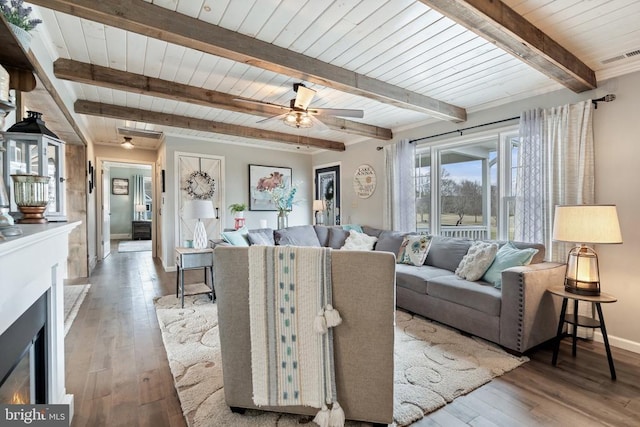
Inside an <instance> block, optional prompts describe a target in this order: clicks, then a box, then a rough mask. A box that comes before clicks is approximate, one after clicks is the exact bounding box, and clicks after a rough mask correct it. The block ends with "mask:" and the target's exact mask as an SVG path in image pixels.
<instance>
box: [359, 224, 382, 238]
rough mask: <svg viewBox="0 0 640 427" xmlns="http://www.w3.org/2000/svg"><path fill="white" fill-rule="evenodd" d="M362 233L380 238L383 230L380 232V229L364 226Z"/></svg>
mask: <svg viewBox="0 0 640 427" xmlns="http://www.w3.org/2000/svg"><path fill="white" fill-rule="evenodd" d="M362 231H363V232H364V234H368V235H369V236H373V237H380V233H382V231H383V230H380V229H379V228H374V227H369V226H368V225H363V226H362Z"/></svg>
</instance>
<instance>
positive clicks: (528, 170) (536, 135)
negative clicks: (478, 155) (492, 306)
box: [514, 100, 595, 262]
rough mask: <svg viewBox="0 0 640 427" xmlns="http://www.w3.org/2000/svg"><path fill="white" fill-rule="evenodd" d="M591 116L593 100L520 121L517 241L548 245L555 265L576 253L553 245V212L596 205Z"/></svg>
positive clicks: (524, 115) (526, 116) (536, 112)
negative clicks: (564, 208) (571, 205)
mask: <svg viewBox="0 0 640 427" xmlns="http://www.w3.org/2000/svg"><path fill="white" fill-rule="evenodd" d="M592 113H593V105H592V103H591V101H590V100H588V101H584V102H580V103H578V104H571V105H563V106H561V107H554V108H549V109H544V110H542V109H538V110H531V111H525V112H523V113H522V114H521V116H520V142H521V145H520V150H519V157H518V178H517V184H516V215H515V230H514V232H515V239H516V240H521V241H526V242H542V243H544V244H545V247H546V248H547V259H549V260H552V261H557V262H565V258H566V255H567V252H568V251H569V249H570V248H571V245H569V244H563V243H560V242H552V240H551V235H552V231H553V230H552V228H553V214H554V207H555V206H556V205H567V204H593V203H594V201H595V174H594V147H593V123H592Z"/></svg>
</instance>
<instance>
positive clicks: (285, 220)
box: [278, 211, 289, 230]
mask: <svg viewBox="0 0 640 427" xmlns="http://www.w3.org/2000/svg"><path fill="white" fill-rule="evenodd" d="M288 226H289V212H288V211H278V230H282V229H283V228H287V227H288Z"/></svg>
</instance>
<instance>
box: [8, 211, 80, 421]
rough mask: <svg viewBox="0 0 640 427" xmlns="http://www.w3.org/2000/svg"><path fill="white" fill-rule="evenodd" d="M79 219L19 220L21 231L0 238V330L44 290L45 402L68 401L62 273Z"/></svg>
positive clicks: (71, 400) (71, 398)
mask: <svg viewBox="0 0 640 427" xmlns="http://www.w3.org/2000/svg"><path fill="white" fill-rule="evenodd" d="M79 224H80V222H79V221H78V222H72V223H51V224H33V225H31V224H24V225H21V226H20V227H21V228H22V231H23V235H22V236H18V237H13V238H9V239H7V240H4V241H0V295H2V298H0V334H2V333H3V332H4V331H6V330H7V329H8V328H9V326H11V324H12V323H13V322H14V321H16V320H17V319H18V318H19V317H20V316H21V315H22V313H24V312H25V311H26V310H27V309H28V308H29V307H31V305H32V304H33V303H34V302H35V301H36V300H37V299H38V298H40V297H41V296H42V295H43V294H45V293H47V292H48V296H47V331H46V336H47V340H48V342H49V343H50V347H49V355H48V356H47V357H48V360H47V368H48V369H47V371H48V378H47V385H48V393H49V396H48V402H47V403H50V404H68V405H70V408H69V411H70V415H72V414H73V395H70V394H67V393H66V388H65V370H64V369H65V364H64V294H63V292H64V290H63V286H64V278H65V277H66V275H67V256H68V253H69V243H68V235H69V233H70V232H71V230H73V229H74V228H75V227H77V226H78V225H79Z"/></svg>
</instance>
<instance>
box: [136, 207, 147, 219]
mask: <svg viewBox="0 0 640 427" xmlns="http://www.w3.org/2000/svg"><path fill="white" fill-rule="evenodd" d="M146 211H147V207H146V206H145V205H136V213H137V214H138V219H144V212H146Z"/></svg>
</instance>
